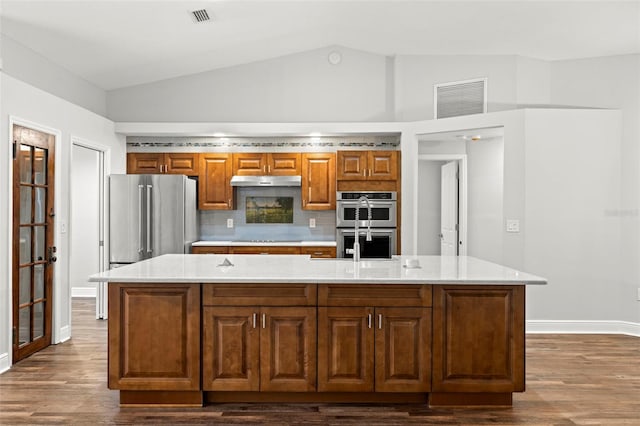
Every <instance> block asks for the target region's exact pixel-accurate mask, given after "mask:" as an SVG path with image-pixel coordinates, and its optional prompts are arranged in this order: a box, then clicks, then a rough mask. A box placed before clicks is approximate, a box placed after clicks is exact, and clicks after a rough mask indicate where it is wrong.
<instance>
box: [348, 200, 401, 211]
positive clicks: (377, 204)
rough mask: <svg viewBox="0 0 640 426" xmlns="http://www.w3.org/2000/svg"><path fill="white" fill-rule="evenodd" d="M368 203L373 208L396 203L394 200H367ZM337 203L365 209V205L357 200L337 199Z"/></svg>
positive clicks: (392, 205)
mask: <svg viewBox="0 0 640 426" xmlns="http://www.w3.org/2000/svg"><path fill="white" fill-rule="evenodd" d="M369 204H371V208H372V209H375V208H383V207H395V206H396V205H397V202H395V201H369ZM338 205H339V206H340V207H355V206H360V207H362V208H363V209H366V208H367V207H366V205H364V204H362V203H359V202H357V201H338Z"/></svg>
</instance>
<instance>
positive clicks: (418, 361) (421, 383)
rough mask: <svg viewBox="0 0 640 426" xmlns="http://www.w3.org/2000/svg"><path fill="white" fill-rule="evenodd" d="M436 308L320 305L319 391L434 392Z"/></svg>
mask: <svg viewBox="0 0 640 426" xmlns="http://www.w3.org/2000/svg"><path fill="white" fill-rule="evenodd" d="M430 342H431V309H429V308H392V307H386V308H385V307H376V308H373V307H320V308H318V390H319V391H321V392H428V391H429V389H430V383H431V380H430V379H431V368H430V366H431V351H430Z"/></svg>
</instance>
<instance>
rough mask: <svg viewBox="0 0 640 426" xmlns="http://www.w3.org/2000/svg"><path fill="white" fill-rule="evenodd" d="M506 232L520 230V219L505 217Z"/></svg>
mask: <svg viewBox="0 0 640 426" xmlns="http://www.w3.org/2000/svg"><path fill="white" fill-rule="evenodd" d="M507 232H520V221H519V220H518V219H507Z"/></svg>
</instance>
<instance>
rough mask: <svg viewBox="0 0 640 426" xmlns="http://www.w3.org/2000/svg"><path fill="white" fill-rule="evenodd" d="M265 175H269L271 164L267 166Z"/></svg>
mask: <svg viewBox="0 0 640 426" xmlns="http://www.w3.org/2000/svg"><path fill="white" fill-rule="evenodd" d="M267 173H269V174H271V164H269V165H268V166H267Z"/></svg>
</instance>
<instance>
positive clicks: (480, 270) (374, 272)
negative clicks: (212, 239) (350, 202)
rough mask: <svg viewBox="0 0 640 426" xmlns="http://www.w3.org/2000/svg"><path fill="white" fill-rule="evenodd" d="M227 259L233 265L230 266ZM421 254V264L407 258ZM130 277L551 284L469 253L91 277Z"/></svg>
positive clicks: (167, 266)
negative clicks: (412, 265) (411, 264)
mask: <svg viewBox="0 0 640 426" xmlns="http://www.w3.org/2000/svg"><path fill="white" fill-rule="evenodd" d="M225 259H226V260H228V261H229V262H230V263H231V264H232V265H229V266H225ZM408 259H417V261H418V264H419V267H417V268H408V267H406V266H405V262H406V261H407V260H408ZM89 281H99V282H114V283H116V282H121V283H122V282H127V283H136V282H139V283H346V284H349V283H352V284H484V285H486V284H495V285H513V284H515V285H529V284H546V283H547V280H546V279H545V278H541V277H538V276H536V275H532V274H528V273H526V272H521V271H517V270H515V269H511V268H508V267H506V266H501V265H498V264H495V263H491V262H486V261H484V260H481V259H477V258H474V257H468V256H394V257H393V258H392V259H382V260H368V259H367V260H361V261H360V262H358V263H355V262H353V260H351V259H311V258H310V257H309V256H306V255H239V254H236V255H224V254H167V255H163V256H159V257H154V258H152V259H148V260H144V261H141V262H137V263H133V264H131V265H127V266H123V267H121V268H117V269H112V270H109V271H105V272H102V273H99V274H95V275H92V276H90V277H89Z"/></svg>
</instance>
